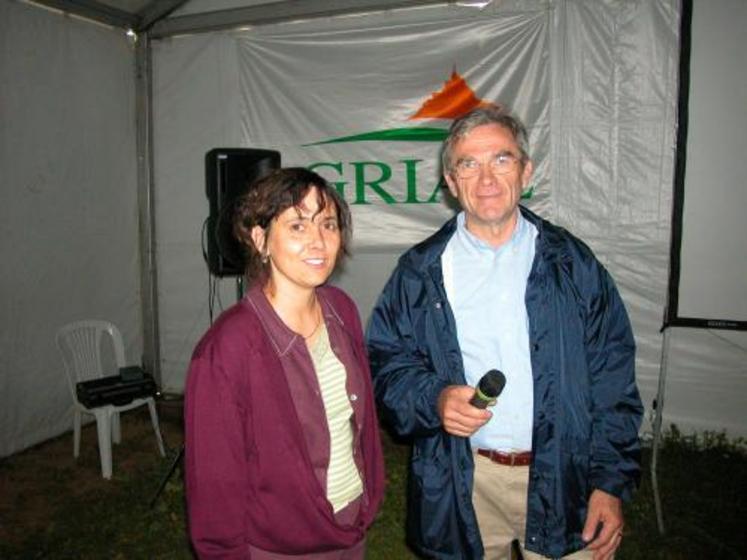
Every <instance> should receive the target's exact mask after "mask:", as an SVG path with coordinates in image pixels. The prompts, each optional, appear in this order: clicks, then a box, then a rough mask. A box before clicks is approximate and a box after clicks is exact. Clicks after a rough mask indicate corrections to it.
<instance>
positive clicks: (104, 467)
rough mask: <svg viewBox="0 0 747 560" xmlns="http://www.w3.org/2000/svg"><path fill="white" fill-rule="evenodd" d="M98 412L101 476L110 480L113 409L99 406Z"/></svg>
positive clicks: (97, 427) (97, 425)
mask: <svg viewBox="0 0 747 560" xmlns="http://www.w3.org/2000/svg"><path fill="white" fill-rule="evenodd" d="M95 414H96V431H97V432H98V435H99V457H100V458H101V476H103V477H104V478H105V479H107V480H109V479H110V478H111V477H112V427H111V415H112V411H111V410H110V409H109V408H108V407H105V408H99V409H96V411H95Z"/></svg>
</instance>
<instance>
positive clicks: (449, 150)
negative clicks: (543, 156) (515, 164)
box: [441, 103, 529, 175]
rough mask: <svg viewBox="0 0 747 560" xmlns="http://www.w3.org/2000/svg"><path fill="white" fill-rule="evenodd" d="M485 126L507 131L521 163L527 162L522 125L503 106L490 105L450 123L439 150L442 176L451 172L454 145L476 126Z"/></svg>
mask: <svg viewBox="0 0 747 560" xmlns="http://www.w3.org/2000/svg"><path fill="white" fill-rule="evenodd" d="M487 124H497V125H500V126H502V127H504V128H505V129H506V130H508V131H509V132H510V133H511V135H512V136H513V137H514V140H515V141H516V144H518V146H519V150H520V151H521V154H520V155H521V163H522V164H524V163H526V162H527V161H529V143H528V141H527V129H526V128H525V127H524V123H522V122H521V121H520V120H519V118H518V117H515V116H513V115H512V114H511V111H510V110H509V109H508V107H506V106H505V105H502V104H500V103H499V104H490V105H486V106H483V107H478V108H477V109H473V110H472V111H470V112H469V113H467V114H466V115H463V116H461V117H459V118H458V119H456V120H455V121H454V122H453V123H451V127H450V128H449V135H448V136H447V137H446V140H445V141H444V145H443V148H442V150H441V168H442V171H443V174H444V175H446V174H447V173H451V172H452V170H453V168H452V161H451V160H452V155H453V153H454V146H455V145H456V143H457V142H458V141H459V140H461V139H462V138H464V137H465V136H466V135H467V134H469V133H470V132H472V130H474V129H475V128H477V127H478V126H484V125H487Z"/></svg>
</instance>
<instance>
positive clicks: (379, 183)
mask: <svg viewBox="0 0 747 560" xmlns="http://www.w3.org/2000/svg"><path fill="white" fill-rule="evenodd" d="M489 104H490V102H489V101H485V100H482V99H480V98H479V97H477V95H476V94H475V92H474V91H473V90H472V88H471V87H470V86H469V85H468V84H467V82H466V81H465V80H464V78H462V76H460V75H459V74H458V73H457V71H456V69H455V70H453V71H452V74H451V77H450V78H449V80H447V81H446V82H445V83H444V86H443V87H442V88H441V89H440V90H439V91H437V92H435V93H433V94H432V95H431V96H430V97H429V98H428V99H426V100H425V101H424V102H423V103H422V104H421V105H420V107H419V108H418V109H417V110H416V111H415V112H414V113H413V114H412V115H411V116H410V117H408V120H409V121H414V120H421V119H423V120H425V119H427V120H449V121H451V120H454V119H456V118H458V117H460V116H462V115H464V114H466V113H468V112H469V111H471V110H473V109H475V108H477V107H481V106H485V105H489ZM447 134H448V128H436V127H427V126H426V127H424V126H408V127H400V128H391V129H384V130H375V131H371V132H364V133H360V134H354V135H349V136H340V137H336V138H327V139H325V140H320V141H318V142H312V143H309V144H304V146H321V145H331V144H338V145H339V144H347V143H351V142H436V143H439V144H440V143H442V142H443V141H444V140H445V139H446V136H447ZM422 161H423V160H422V159H418V158H416V157H409V158H400V159H398V160H397V161H396V162H385V161H379V160H359V161H350V162H343V161H332V162H316V163H312V164H311V165H309V166H308V167H309V169H312V170H316V171H320V172H322V171H323V170H327V171H328V172H329V173H334V174H335V175H336V178H335V179H330V182H332V183H333V184H334V185H335V186H336V188H337V189H338V191H339V192H340V194H341V195H342V196H343V197H345V198H346V199H347V200H348V201H349V202H351V203H352V204H370V203H371V200H370V198H371V197H372V196H373V195H375V196H376V197H377V198H378V199H380V200H382V201H383V202H385V203H386V204H424V203H425V204H432V203H437V202H440V198H441V190H442V189H441V187H442V181H441V179H440V178H439V179H437V180H436V184H435V185H430V186H426V187H423V185H421V184H420V183H422V181H419V173H418V171H419V164H420V163H421V162H422ZM346 171H349V172H352V185H351V187H352V192H347V189H348V185H349V184H350V183H351V181H350V180H346V178H345V172H346ZM329 173H325V174H327V175H329ZM328 179H329V177H328ZM402 179H404V181H403V182H404V184H405V189H404V195H400V196H399V197H397V196H396V195H395V194H394V193H393V192H392V190H391V188H390V184H393V183H395V182H397V180H399V182H400V184H402ZM423 191H425V192H423ZM525 196H526V197H527V198H528V197H529V196H531V192H529V193H527V194H526V195H525Z"/></svg>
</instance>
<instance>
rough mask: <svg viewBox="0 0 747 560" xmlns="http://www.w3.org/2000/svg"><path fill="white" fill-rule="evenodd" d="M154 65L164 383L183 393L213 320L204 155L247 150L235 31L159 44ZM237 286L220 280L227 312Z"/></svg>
mask: <svg viewBox="0 0 747 560" xmlns="http://www.w3.org/2000/svg"><path fill="white" fill-rule="evenodd" d="M153 61H154V64H153V66H154V68H153V91H154V106H153V113H154V151H155V162H154V164H155V165H154V168H155V169H154V173H155V181H154V184H155V196H156V200H155V210H156V220H155V221H156V240H157V250H156V254H157V261H158V262H157V264H158V301H159V323H160V344H161V382H162V386H163V389H165V390H167V391H179V392H180V391H181V390H182V388H183V384H184V375H185V373H186V365H187V363H188V362H189V358H190V356H191V354H192V349H193V348H194V345H195V343H196V342H197V340H198V339H199V337H200V335H201V334H202V333H203V332H204V331H205V330H206V328H207V326H208V322H209V314H208V299H209V298H208V273H207V267H206V265H205V261H204V259H203V256H202V247H201V230H202V225H203V222H204V221H205V219H206V218H207V215H208V200H207V196H206V191H205V163H204V162H205V153H206V152H207V151H209V150H210V149H212V148H216V147H233V146H239V145H240V144H239V139H240V132H239V131H240V120H239V113H238V110H239V109H238V105H239V101H240V97H239V92H238V73H237V66H238V64H237V61H236V49H235V47H234V44H233V40H232V34H230V33H226V34H214V35H199V36H193V37H182V38H176V39H171V40H165V41H159V42H155V43H154V44H153ZM234 283H235V281H234V280H233V279H231V278H229V279H226V280H223V281H220V285H221V290H222V292H223V297H222V300H223V301H224V302H225V304H226V306H228V305H230V304H231V303H233V302H234V301H235V300H236V297H235V286H234Z"/></svg>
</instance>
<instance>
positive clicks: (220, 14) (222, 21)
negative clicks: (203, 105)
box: [32, 0, 447, 38]
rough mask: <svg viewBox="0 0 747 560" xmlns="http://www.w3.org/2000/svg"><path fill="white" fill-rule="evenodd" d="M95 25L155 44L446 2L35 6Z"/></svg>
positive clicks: (59, 0)
mask: <svg viewBox="0 0 747 560" xmlns="http://www.w3.org/2000/svg"><path fill="white" fill-rule="evenodd" d="M32 1H33V2H34V3H37V4H42V5H45V6H48V7H50V8H54V9H57V10H61V11H63V12H66V13H71V14H76V15H79V16H83V17H86V18H89V19H93V20H95V21H99V22H102V23H106V24H108V25H113V26H115V27H123V28H126V29H134V30H135V31H145V30H148V31H149V32H150V34H151V37H153V38H162V37H168V36H172V35H180V34H186V33H199V32H204V31H214V30H218V29H230V28H233V27H241V26H248V25H263V24H267V23H276V22H279V21H288V20H294V19H309V18H315V17H329V16H335V15H340V14H352V13H362V12H372V11H379V10H390V9H395V8H412V7H416V6H424V5H429V4H444V3H447V2H446V1H445V0H32Z"/></svg>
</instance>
